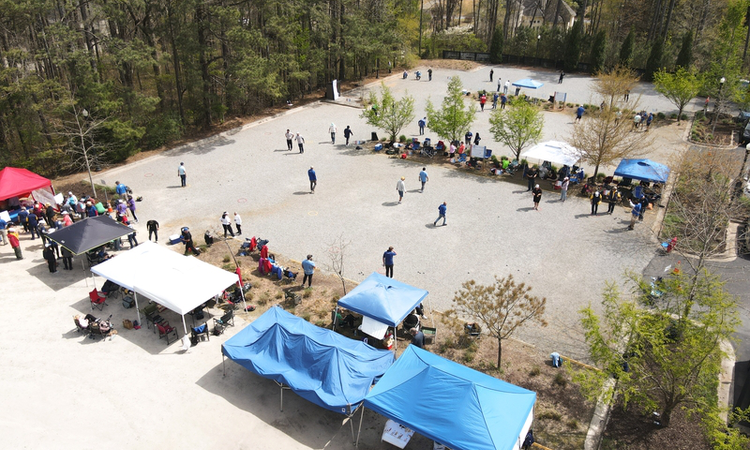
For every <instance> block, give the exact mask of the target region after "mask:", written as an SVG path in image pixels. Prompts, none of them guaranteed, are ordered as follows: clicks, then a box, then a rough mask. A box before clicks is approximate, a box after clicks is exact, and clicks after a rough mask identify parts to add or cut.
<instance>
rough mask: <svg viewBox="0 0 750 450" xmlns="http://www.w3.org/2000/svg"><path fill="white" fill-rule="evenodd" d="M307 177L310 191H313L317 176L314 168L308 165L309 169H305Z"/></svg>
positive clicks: (316, 183)
mask: <svg viewBox="0 0 750 450" xmlns="http://www.w3.org/2000/svg"><path fill="white" fill-rule="evenodd" d="M307 178H308V179H309V180H310V193H311V194H314V193H315V186H317V185H318V176H317V175H316V174H315V169H313V167H312V166H310V170H308V171H307Z"/></svg>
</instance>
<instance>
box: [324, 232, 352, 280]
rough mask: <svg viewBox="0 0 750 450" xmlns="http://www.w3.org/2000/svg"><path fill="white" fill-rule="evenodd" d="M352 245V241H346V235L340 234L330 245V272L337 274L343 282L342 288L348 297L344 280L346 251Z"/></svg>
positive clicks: (328, 252)
mask: <svg viewBox="0 0 750 450" xmlns="http://www.w3.org/2000/svg"><path fill="white" fill-rule="evenodd" d="M350 245H351V241H347V240H346V239H344V234H343V233H342V234H340V235H339V236H338V237H337V238H336V239H335V240H334V241H333V242H332V243H330V244H328V250H327V251H326V253H327V254H328V261H329V264H328V270H330V271H331V272H333V273H335V274H336V276H338V277H339V280H341V286H342V287H343V288H344V295H346V279H345V278H344V267H345V263H346V256H347V253H346V249H347V248H348V247H349V246H350Z"/></svg>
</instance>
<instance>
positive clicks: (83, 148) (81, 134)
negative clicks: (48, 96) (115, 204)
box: [73, 107, 96, 198]
mask: <svg viewBox="0 0 750 450" xmlns="http://www.w3.org/2000/svg"><path fill="white" fill-rule="evenodd" d="M73 112H74V113H75V115H76V124H77V125H78V137H80V138H81V153H83V159H84V161H86V171H87V172H88V173H89V181H90V182H91V191H92V192H93V193H94V198H96V187H95V186H94V177H93V176H91V164H90V163H89V154H88V150H87V149H86V139H85V136H86V131H85V130H84V125H83V124H82V123H81V119H80V118H79V117H78V110H77V109H75V107H73ZM81 115H82V116H83V120H84V121H85V120H87V119H88V118H89V112H88V110H87V109H86V108H83V110H82V111H81Z"/></svg>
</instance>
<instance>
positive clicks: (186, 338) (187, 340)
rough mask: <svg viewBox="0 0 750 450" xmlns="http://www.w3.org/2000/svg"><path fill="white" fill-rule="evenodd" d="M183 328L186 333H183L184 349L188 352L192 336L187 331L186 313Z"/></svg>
mask: <svg viewBox="0 0 750 450" xmlns="http://www.w3.org/2000/svg"><path fill="white" fill-rule="evenodd" d="M182 329H183V330H184V331H185V334H184V335H182V350H184V351H185V353H187V351H188V350H190V336H189V335H188V332H187V324H185V314H183V315H182Z"/></svg>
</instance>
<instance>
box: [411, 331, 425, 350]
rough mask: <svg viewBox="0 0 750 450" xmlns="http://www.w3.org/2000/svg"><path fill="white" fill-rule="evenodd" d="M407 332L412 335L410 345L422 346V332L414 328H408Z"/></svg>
mask: <svg viewBox="0 0 750 450" xmlns="http://www.w3.org/2000/svg"><path fill="white" fill-rule="evenodd" d="M409 334H411V336H412V341H411V343H412V345H415V346H417V347H419V348H424V333H422V332H421V331H419V330H417V329H416V328H412V329H411V330H409Z"/></svg>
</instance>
